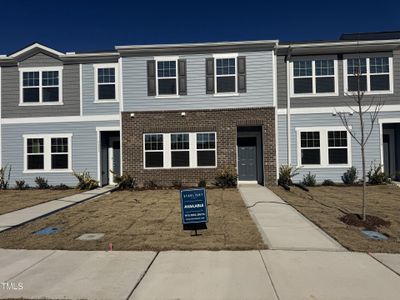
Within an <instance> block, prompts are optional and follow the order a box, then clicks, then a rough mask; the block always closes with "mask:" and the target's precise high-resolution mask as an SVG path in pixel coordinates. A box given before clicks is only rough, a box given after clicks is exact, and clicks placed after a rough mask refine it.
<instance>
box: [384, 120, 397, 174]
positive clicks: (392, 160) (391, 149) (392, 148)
mask: <svg viewBox="0 0 400 300" xmlns="http://www.w3.org/2000/svg"><path fill="white" fill-rule="evenodd" d="M385 134H387V135H388V136H389V149H388V152H389V170H388V176H389V177H392V175H395V174H391V173H390V170H392V171H394V172H395V171H396V149H395V143H396V138H395V132H394V129H393V128H387V129H385V128H384V129H383V133H382V144H385V143H384V142H383V136H384V135H385ZM383 155H385V153H383ZM383 163H385V158H384V157H383ZM383 169H384V171H385V168H384V165H383Z"/></svg>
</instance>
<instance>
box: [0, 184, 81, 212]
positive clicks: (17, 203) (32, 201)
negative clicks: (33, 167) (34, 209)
mask: <svg viewBox="0 0 400 300" xmlns="http://www.w3.org/2000/svg"><path fill="white" fill-rule="evenodd" d="M79 192H80V191H79V190H75V189H69V190H50V189H49V190H35V189H29V190H21V191H20V190H0V215H2V214H6V213H8V212H12V211H14V210H18V209H22V208H26V207H29V206H34V205H37V204H40V203H43V202H47V201H51V200H56V199H60V198H63V197H67V196H71V195H73V194H77V193H79Z"/></svg>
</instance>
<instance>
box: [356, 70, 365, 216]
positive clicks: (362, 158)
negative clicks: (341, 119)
mask: <svg viewBox="0 0 400 300" xmlns="http://www.w3.org/2000/svg"><path fill="white" fill-rule="evenodd" d="M357 81H358V82H357V83H358V89H357V100H358V111H359V117H360V127H361V145H360V146H361V160H362V179H363V189H362V219H363V221H365V220H366V219H367V213H366V202H367V194H366V184H367V183H366V174H365V138H364V116H363V111H362V103H361V102H362V95H361V91H360V76H358V78H357Z"/></svg>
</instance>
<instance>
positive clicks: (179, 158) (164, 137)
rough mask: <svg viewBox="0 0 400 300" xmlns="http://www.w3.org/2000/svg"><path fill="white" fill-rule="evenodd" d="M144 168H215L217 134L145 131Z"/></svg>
mask: <svg viewBox="0 0 400 300" xmlns="http://www.w3.org/2000/svg"><path fill="white" fill-rule="evenodd" d="M143 141H144V161H145V163H144V167H145V168H199V167H203V168H210V167H212V168H215V167H216V151H217V147H216V143H217V141H216V133H215V132H190V133H146V134H144V135H143Z"/></svg>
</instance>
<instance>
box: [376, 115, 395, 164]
mask: <svg viewBox="0 0 400 300" xmlns="http://www.w3.org/2000/svg"><path fill="white" fill-rule="evenodd" d="M383 108H384V107H383ZM386 123H400V118H382V119H378V124H379V148H380V152H381V159H380V161H381V166H382V170H383V171H385V167H384V161H383V125H384V124H386Z"/></svg>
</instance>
